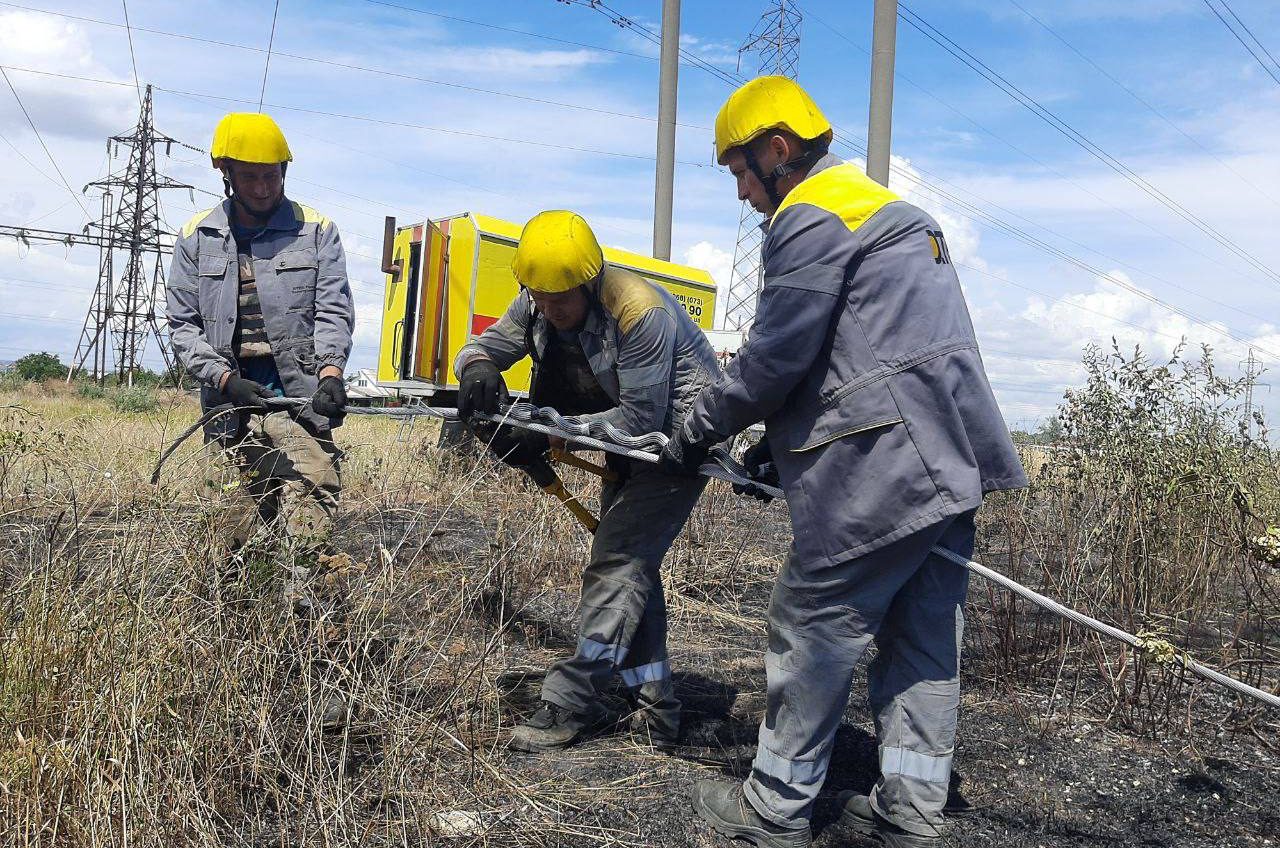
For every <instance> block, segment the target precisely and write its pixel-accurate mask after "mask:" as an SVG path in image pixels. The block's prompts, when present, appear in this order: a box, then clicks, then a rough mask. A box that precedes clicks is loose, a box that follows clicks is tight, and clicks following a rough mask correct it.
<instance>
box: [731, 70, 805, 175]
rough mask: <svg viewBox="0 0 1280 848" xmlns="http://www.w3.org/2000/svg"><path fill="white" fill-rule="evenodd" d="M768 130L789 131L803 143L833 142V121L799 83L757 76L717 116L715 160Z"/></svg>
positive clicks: (780, 78) (739, 90)
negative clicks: (828, 118) (829, 119)
mask: <svg viewBox="0 0 1280 848" xmlns="http://www.w3.org/2000/svg"><path fill="white" fill-rule="evenodd" d="M768 130H787V131H788V132H791V133H794V134H795V135H797V136H798V137H800V138H801V139H803V140H804V141H817V140H819V139H822V140H823V141H826V142H827V143H830V141H831V122H830V121H828V120H827V117H826V115H823V114H822V110H821V109H819V108H818V104H816V103H814V102H813V98H812V97H810V96H809V94H808V92H806V91H805V90H804V89H803V88H801V87H800V84H799V83H797V82H796V81H795V80H793V79H789V78H787V77H779V76H772V77H757V78H756V79H753V80H751V81H750V82H747V83H744V84H743V85H741V86H739V87H738V89H737V90H736V91H735V92H733V94H731V95H729V99H728V100H726V101H725V104H724V105H723V106H721V107H720V112H719V114H717V115H716V161H717V162H719V163H720V164H721V165H723V164H724V163H725V156H726V154H727V153H728V152H729V151H730V150H732V149H733V148H735V147H742V146H743V145H745V144H746V143H747V142H749V141H751V140H752V139H753V138H755V137H756V136H758V135H760V134H761V133H764V132H766V131H768Z"/></svg>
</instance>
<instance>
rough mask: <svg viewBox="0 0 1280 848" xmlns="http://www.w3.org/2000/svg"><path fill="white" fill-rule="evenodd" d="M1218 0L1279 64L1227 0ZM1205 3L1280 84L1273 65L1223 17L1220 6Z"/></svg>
mask: <svg viewBox="0 0 1280 848" xmlns="http://www.w3.org/2000/svg"><path fill="white" fill-rule="evenodd" d="M1218 2H1220V3H1222V5H1223V7H1224V8H1225V9H1226V10H1227V11H1228V12H1230V13H1231V17H1233V18H1235V19H1236V21H1237V22H1239V24H1240V26H1241V27H1244V31H1245V32H1247V33H1249V37H1250V38H1252V39H1253V40H1254V41H1255V42H1257V44H1258V46H1259V47H1262V52H1264V53H1266V54H1267V58H1269V59H1270V60H1271V63H1272V64H1273V65H1274V64H1277V63H1276V59H1275V57H1274V56H1272V55H1271V51H1269V50H1267V48H1266V47H1263V45H1262V42H1261V41H1258V37H1257V36H1256V35H1254V34H1253V31H1252V30H1250V29H1249V28H1248V27H1247V26H1245V23H1244V21H1242V20H1240V17H1239V15H1237V14H1236V13H1235V12H1234V11H1232V9H1231V7H1230V6H1228V5H1227V3H1226V0H1218ZM1204 4H1205V5H1206V6H1208V7H1209V11H1211V12H1213V14H1214V15H1215V16H1216V17H1217V19H1218V20H1220V21H1222V25H1223V26H1224V27H1226V28H1227V32H1229V33H1231V34H1232V35H1233V36H1235V39H1236V41H1238V42H1240V45H1241V46H1242V47H1244V49H1245V50H1248V51H1249V55H1250V56H1252V57H1253V58H1254V59H1256V60H1257V62H1258V64H1259V65H1261V66H1262V70H1264V71H1266V72H1267V75H1268V76H1270V77H1271V79H1272V80H1274V81H1275V83H1276V85H1280V76H1276V72H1275V71H1274V70H1272V69H1271V66H1270V65H1268V64H1267V63H1266V62H1265V61H1264V60H1263V58H1262V57H1261V56H1259V55H1258V51H1256V50H1254V49H1253V45H1251V44H1249V42H1247V41H1245V40H1244V37H1243V36H1242V35H1240V33H1238V32H1236V30H1235V27H1233V26H1231V24H1230V23H1228V22H1227V19H1226V18H1224V17H1222V12H1220V11H1218V7H1217V6H1215V5H1213V3H1211V2H1209V0H1204Z"/></svg>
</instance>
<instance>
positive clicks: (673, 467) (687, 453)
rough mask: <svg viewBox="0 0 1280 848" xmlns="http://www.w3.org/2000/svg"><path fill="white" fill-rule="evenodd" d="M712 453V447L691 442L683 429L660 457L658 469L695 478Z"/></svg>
mask: <svg viewBox="0 0 1280 848" xmlns="http://www.w3.org/2000/svg"><path fill="white" fill-rule="evenodd" d="M710 452H711V446H710V445H706V444H702V443H701V442H698V443H694V442H690V441H689V440H688V437H687V436H685V434H684V430H683V429H681V430H677V431H676V434H675V435H674V436H672V437H671V440H670V441H668V442H667V444H666V445H665V446H664V447H663V448H662V453H661V454H659V455H658V469H659V470H660V471H662V472H664V473H666V474H676V475H683V476H686V477H687V476H693V475H696V474H697V473H698V469H699V468H701V467H702V463H703V462H705V461H706V459H707V454H708V453H710Z"/></svg>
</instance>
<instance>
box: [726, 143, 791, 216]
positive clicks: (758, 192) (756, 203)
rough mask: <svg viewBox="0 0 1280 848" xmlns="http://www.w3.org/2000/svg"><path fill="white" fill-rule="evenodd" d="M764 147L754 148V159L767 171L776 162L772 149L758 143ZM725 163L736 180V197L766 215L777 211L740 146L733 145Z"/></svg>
mask: <svg viewBox="0 0 1280 848" xmlns="http://www.w3.org/2000/svg"><path fill="white" fill-rule="evenodd" d="M760 147H763V148H764V149H757V150H756V161H757V162H758V163H759V164H760V168H761V169H762V170H763V171H764V172H765V173H768V172H769V171H771V170H772V169H773V168H774V166H776V165H777V164H778V163H777V161H775V160H776V158H777V157H776V156H775V155H774V153H773V151H772V150H771V149H769V148H768V147H766V146H764V145H760ZM725 164H726V165H727V166H728V167H729V173H731V174H733V178H734V179H735V180H737V181H738V199H739V200H745V201H746V202H748V203H750V204H751V208H752V209H754V210H756V211H757V212H759V213H760V214H761V215H764V216H766V217H768V216H770V215H772V214H773V213H774V212H776V211H778V210H777V206H775V205H774V202H773V201H772V200H771V199H770V198H769V192H767V191H765V187H764V184H763V183H762V182H760V179H759V178H758V177H757V176H756V175H755V174H754V173H753V172H752V170H751V169H750V168H748V167H747V156H746V154H745V153H743V152H742V148H741V147H735V148H733V149H732V150H730V151H729V152H728V153H727V154H726V156H725Z"/></svg>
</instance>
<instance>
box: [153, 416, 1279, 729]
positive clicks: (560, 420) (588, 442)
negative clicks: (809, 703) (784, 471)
mask: <svg viewBox="0 0 1280 848" xmlns="http://www.w3.org/2000/svg"><path fill="white" fill-rule="evenodd" d="M266 403H267V406H268V408H270V409H276V410H286V409H297V408H300V407H303V406H306V405H307V404H308V403H310V400H308V399H306V398H271V399H269V400H267V401H266ZM231 411H233V410H232V408H231V407H230V406H222V407H216V408H215V409H212V410H210V411H209V412H207V413H205V414H204V415H203V416H201V418H200V419H199V420H198V421H197V422H196V423H195V424H194V425H192V426H191V427H190V428H188V429H187V430H186V431H184V432H183V434H182V435H181V436H179V437H178V439H177V440H175V441H174V442H173V444H171V445H169V447H168V448H167V449H166V450H165V451H164V452H163V453H162V454H161V456H160V459H159V461H158V462H157V463H156V467H155V471H154V473H153V474H152V478H151V481H152V483H156V482H158V481H159V479H160V469H161V467H162V466H163V465H164V462H165V460H167V459H168V458H169V456H170V455H172V454H173V452H174V451H175V450H177V448H178V446H179V445H181V444H182V443H183V442H184V441H185V440H186V439H187V438H188V437H190V436H191V435H192V434H193V433H195V432H196V430H198V429H200V427H201V426H203V425H204V424H205V423H207V422H208V421H211V420H213V419H214V418H216V417H218V416H220V415H225V414H227V413H229V412H231ZM344 411H345V413H346V414H347V415H362V416H385V417H392V418H410V417H414V416H419V415H425V416H429V417H432V418H439V419H441V420H444V421H458V420H460V419H459V417H458V413H457V410H454V409H444V408H440V407H433V406H427V405H426V404H420V403H415V404H410V405H409V406H403V407H382V408H373V407H361V406H348V407H344ZM476 417H478V418H483V419H485V420H488V421H492V422H494V423H497V424H507V425H511V426H515V427H521V428H523V429H526V430H532V431H534V432H538V433H544V434H546V435H549V436H559V437H560V438H563V439H565V440H567V441H570V442H573V443H575V444H578V445H581V446H583V447H587V448H592V449H595V450H602V451H605V452H607V453H614V454H618V455H620V456H625V457H627V458H629V459H636V460H640V461H642V462H649V463H656V462H658V460H659V458H658V453H659V452H660V451H661V450H662V448H663V447H665V446H666V444H667V442H668V441H669V440H668V438H667V437H666V436H665V435H663V434H662V433H646V434H644V435H641V436H633V435H631V434H630V433H627V432H625V431H623V430H620V429H618V428H617V427H615V426H614V425H612V424H610V423H609V422H607V421H582V420H579V419H578V418H574V417H569V416H563V415H561V414H560V413H558V412H556V411H555V410H554V409H551V408H550V407H538V406H534V405H533V404H530V403H513V404H511V405H510V406H508V407H507V409H506V410H505V411H504V412H503V413H501V414H493V415H489V414H478V415H477V416H476ZM698 473H700V474H702V475H703V476H705V477H712V478H715V479H717V480H723V481H725V482H727V483H734V484H738V485H746V486H753V487H755V488H756V489H758V490H759V491H761V492H763V493H765V494H768V495H771V496H772V497H775V498H780V497H783V491H782V489H780V488H778V487H777V486H770V485H767V484H765V483H760V482H757V481H755V480H753V479H751V477H750V476H749V475H748V474H747V471H746V469H745V468H743V467H742V465H740V464H739V463H737V462H736V461H735V460H734V459H733V458H732V457H731V456H730V455H729V453H728V451H726V450H723V449H720V448H717V449H714V450H713V451H712V452H711V454H710V461H708V462H706V463H704V464H703V465H702V467H701V468H699V469H698ZM931 551H932V553H935V554H937V555H938V556H940V557H942V558H943V559H946V560H947V561H948V562H952V563H955V564H956V565H959V566H962V567H964V568H967V569H968V570H969V571H971V572H972V573H974V574H977V575H978V576H979V577H983V578H985V579H987V580H990V581H991V582H992V583H995V584H996V585H997V586H1001V587H1003V588H1005V589H1008V590H1009V591H1010V592H1013V593H1014V594H1015V595H1017V596H1018V597H1020V598H1022V599H1024V600H1026V601H1030V602H1031V603H1032V604H1035V605H1036V606H1038V607H1040V608H1041V609H1043V610H1046V611H1048V612H1051V613H1053V614H1055V615H1058V616H1061V617H1062V618H1065V619H1067V620H1068V621H1071V622H1073V623H1075V624H1078V625H1080V626H1081V627H1085V628H1088V629H1089V630H1092V631H1094V632H1095V633H1100V634H1102V635H1104V636H1110V637H1111V638H1112V639H1115V640H1117V641H1120V642H1123V643H1125V644H1126V645H1129V646H1130V647H1132V648H1136V649H1137V650H1139V651H1142V652H1144V653H1145V654H1148V655H1151V656H1153V657H1155V658H1156V660H1157V661H1161V662H1177V663H1178V664H1180V665H1181V666H1182V667H1183V668H1185V669H1187V670H1188V671H1190V672H1192V673H1193V674H1196V675H1197V676H1199V677H1201V678H1204V679H1205V680H1208V681H1210V682H1212V683H1217V684H1218V685H1220V686H1224V687H1226V688H1227V689H1230V690H1231V691H1233V692H1235V693H1237V694H1240V695H1247V696H1248V697H1250V698H1254V699H1256V700H1258V701H1261V702H1262V703H1264V704H1267V705H1268V706H1271V707H1280V696H1277V695H1275V694H1273V693H1270V692H1266V691H1263V690H1262V689H1259V688H1257V687H1256V686H1250V685H1249V684H1248V683H1244V682H1242V681H1239V680H1236V679H1235V678H1233V677H1228V676H1227V675H1225V674H1223V673H1222V672H1220V671H1216V670H1214V669H1212V668H1209V667H1208V666H1206V665H1204V664H1203V663H1200V662H1197V661H1196V660H1194V659H1192V658H1191V656H1190V655H1189V654H1187V653H1186V652H1184V651H1183V652H1180V651H1178V650H1177V649H1176V648H1174V647H1173V646H1172V645H1170V644H1169V643H1168V642H1166V641H1164V640H1160V639H1152V638H1147V639H1144V638H1142V637H1139V636H1135V635H1133V634H1132V633H1129V632H1127V631H1124V630H1121V629H1120V628H1118V627H1115V626H1113V625H1110V624H1107V623H1106V622H1104V621H1099V620H1098V619H1096V618H1093V617H1092V616H1088V615H1085V614H1084V613H1082V612H1078V611H1076V610H1073V609H1071V608H1070V607H1068V606H1064V605H1063V604H1060V603H1058V602H1057V601H1055V600H1053V599H1052V598H1049V597H1046V596H1045V595H1042V594H1040V593H1039V592H1036V591H1035V590H1033V589H1029V588H1027V587H1026V586H1023V585H1022V584H1021V583H1019V582H1017V581H1016V580H1013V579H1012V578H1009V577H1006V576H1005V575H1003V574H1001V573H1000V572H998V571H996V570H994V569H992V568H988V567H987V566H985V565H983V564H982V563H979V562H975V561H974V560H972V559H968V558H967V557H963V556H961V555H959V554H957V553H955V552H954V551H950V550H947V549H946V548H944V547H941V546H939V545H934V546H933V548H932V549H931Z"/></svg>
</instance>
